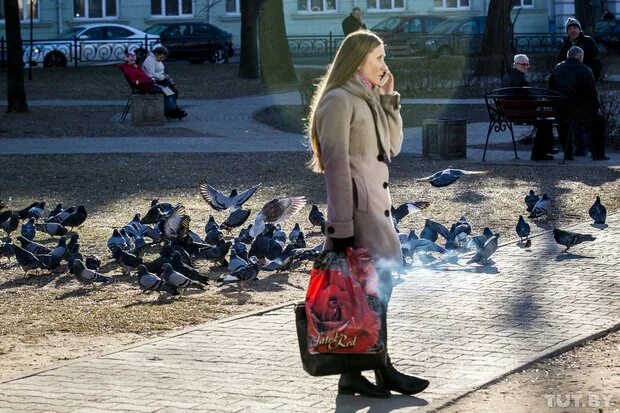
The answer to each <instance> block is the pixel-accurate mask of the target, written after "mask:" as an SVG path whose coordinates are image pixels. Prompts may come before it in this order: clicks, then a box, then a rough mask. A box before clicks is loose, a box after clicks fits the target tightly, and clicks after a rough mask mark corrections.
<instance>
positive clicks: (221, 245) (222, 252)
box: [195, 239, 232, 266]
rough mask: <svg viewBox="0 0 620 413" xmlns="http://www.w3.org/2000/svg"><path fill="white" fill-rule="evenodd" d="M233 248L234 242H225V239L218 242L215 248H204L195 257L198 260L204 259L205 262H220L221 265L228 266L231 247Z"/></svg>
mask: <svg viewBox="0 0 620 413" xmlns="http://www.w3.org/2000/svg"><path fill="white" fill-rule="evenodd" d="M231 246H232V242H230V241H224V240H223V239H222V240H220V241H218V244H216V245H215V246H213V247H209V248H203V249H201V250H200V251H198V252H197V253H196V254H195V255H196V258H203V259H205V260H213V261H216V262H219V263H220V264H222V265H224V266H227V265H228V261H226V256H227V255H228V251H230V247H231Z"/></svg>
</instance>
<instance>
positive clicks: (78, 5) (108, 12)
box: [73, 0, 116, 19]
mask: <svg viewBox="0 0 620 413" xmlns="http://www.w3.org/2000/svg"><path fill="white" fill-rule="evenodd" d="M73 17H76V18H84V19H102V18H105V17H116V0H73Z"/></svg>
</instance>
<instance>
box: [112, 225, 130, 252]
mask: <svg viewBox="0 0 620 413" xmlns="http://www.w3.org/2000/svg"><path fill="white" fill-rule="evenodd" d="M113 246H117V247H120V249H122V250H127V249H129V245H127V242H126V241H125V238H124V237H123V236H122V235H121V233H120V232H119V230H118V229H116V228H115V229H114V230H113V231H112V235H111V236H110V238H108V248H109V249H110V251H112V247H113Z"/></svg>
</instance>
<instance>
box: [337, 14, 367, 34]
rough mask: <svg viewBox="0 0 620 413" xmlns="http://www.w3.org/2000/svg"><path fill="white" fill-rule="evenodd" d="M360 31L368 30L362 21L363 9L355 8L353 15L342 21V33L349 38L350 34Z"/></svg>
mask: <svg viewBox="0 0 620 413" xmlns="http://www.w3.org/2000/svg"><path fill="white" fill-rule="evenodd" d="M359 29H366V25H365V24H364V22H363V21H362V9H360V8H359V7H353V10H351V14H349V15H348V16H347V17H345V19H344V20H343V21H342V31H343V32H344V35H345V36H348V35H349V34H350V33H353V32H356V31H358V30H359Z"/></svg>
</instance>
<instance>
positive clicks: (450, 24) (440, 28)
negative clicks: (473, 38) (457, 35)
mask: <svg viewBox="0 0 620 413" xmlns="http://www.w3.org/2000/svg"><path fill="white" fill-rule="evenodd" d="M462 22H463V21H462V20H448V21H446V22H443V23H440V24H438V25H437V27H435V28H434V29H433V30H431V33H450V32H453V31H454V30H455V29H456V28H457V27H458V25H459V24H461V23H462Z"/></svg>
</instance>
